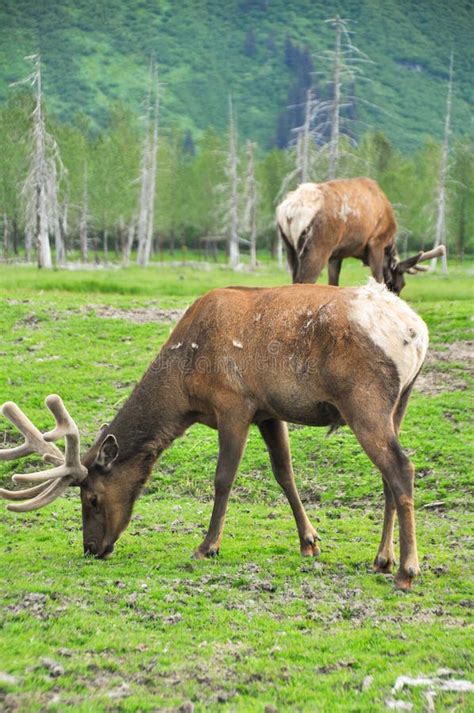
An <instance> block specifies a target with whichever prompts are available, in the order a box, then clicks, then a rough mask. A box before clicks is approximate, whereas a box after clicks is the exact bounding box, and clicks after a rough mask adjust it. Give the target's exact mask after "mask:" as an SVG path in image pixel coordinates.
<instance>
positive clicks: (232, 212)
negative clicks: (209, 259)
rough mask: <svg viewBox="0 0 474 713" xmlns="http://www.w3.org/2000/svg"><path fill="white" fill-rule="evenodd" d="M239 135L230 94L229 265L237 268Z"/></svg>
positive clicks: (227, 173) (238, 258)
mask: <svg viewBox="0 0 474 713" xmlns="http://www.w3.org/2000/svg"><path fill="white" fill-rule="evenodd" d="M238 165H239V157H238V136H237V126H236V121H235V115H234V108H233V103H232V96H230V95H229V150H228V154H227V162H226V171H225V172H226V176H227V179H228V188H229V190H228V210H227V218H228V220H227V226H226V227H227V234H228V245H229V265H230V267H232V268H236V267H237V266H238V265H239V263H240V249H239V174H238Z"/></svg>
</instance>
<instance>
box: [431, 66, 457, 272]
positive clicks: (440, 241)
mask: <svg viewBox="0 0 474 713" xmlns="http://www.w3.org/2000/svg"><path fill="white" fill-rule="evenodd" d="M452 90H453V53H452V52H451V61H450V64H449V81H448V96H447V100H446V117H445V121H444V140H443V146H442V149H441V161H440V167H439V179H438V200H437V206H436V213H437V214H436V231H435V240H434V246H433V247H435V248H436V247H438V245H446V179H447V174H448V161H449V135H450V133H451V100H452ZM437 262H438V258H436V257H435V258H433V259H432V261H431V268H432V269H433V270H435V269H436V265H437ZM441 270H442V272H444V273H447V272H448V261H447V256H446V251H445V253H444V255H443V256H442V257H441Z"/></svg>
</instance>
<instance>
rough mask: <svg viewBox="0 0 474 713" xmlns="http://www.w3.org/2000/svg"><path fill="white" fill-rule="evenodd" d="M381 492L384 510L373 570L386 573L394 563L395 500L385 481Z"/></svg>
mask: <svg viewBox="0 0 474 713" xmlns="http://www.w3.org/2000/svg"><path fill="white" fill-rule="evenodd" d="M383 492H384V495H385V511H384V517H383V531H382V539H381V541H380V545H379V549H378V552H377V556H376V557H375V560H374V571H375V572H380V573H382V574H388V573H389V572H391V571H392V567H393V566H394V564H395V555H394V553H393V526H394V523H395V513H396V508H395V500H394V497H393V495H392V491H391V490H390V488H389V486H388V485H387V483H386V482H385V481H384V484H383Z"/></svg>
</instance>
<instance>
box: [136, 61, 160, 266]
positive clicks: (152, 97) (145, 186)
mask: <svg viewBox="0 0 474 713" xmlns="http://www.w3.org/2000/svg"><path fill="white" fill-rule="evenodd" d="M152 102H153V108H152ZM159 108H160V84H159V80H158V73H157V70H156V67H155V65H154V63H153V62H152V64H151V67H150V91H149V94H148V100H147V107H146V133H145V139H144V142H143V152H142V168H141V174H140V204H139V211H138V224H137V240H138V251H137V264H138V265H141V266H142V267H145V266H146V265H148V264H149V262H150V256H151V249H152V243H153V228H154V219H155V193H156V161H157V151H158V122H159Z"/></svg>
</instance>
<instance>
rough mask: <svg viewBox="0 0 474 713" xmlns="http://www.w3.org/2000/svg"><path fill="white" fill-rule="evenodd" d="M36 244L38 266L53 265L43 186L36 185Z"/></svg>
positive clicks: (46, 266) (48, 266) (47, 266)
mask: <svg viewBox="0 0 474 713" xmlns="http://www.w3.org/2000/svg"><path fill="white" fill-rule="evenodd" d="M36 245H37V257H38V267H39V268H43V267H45V268H51V267H53V261H52V258H51V246H50V244H49V232H48V212H47V205H46V196H45V186H44V185H41V184H39V185H37V187H36Z"/></svg>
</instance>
